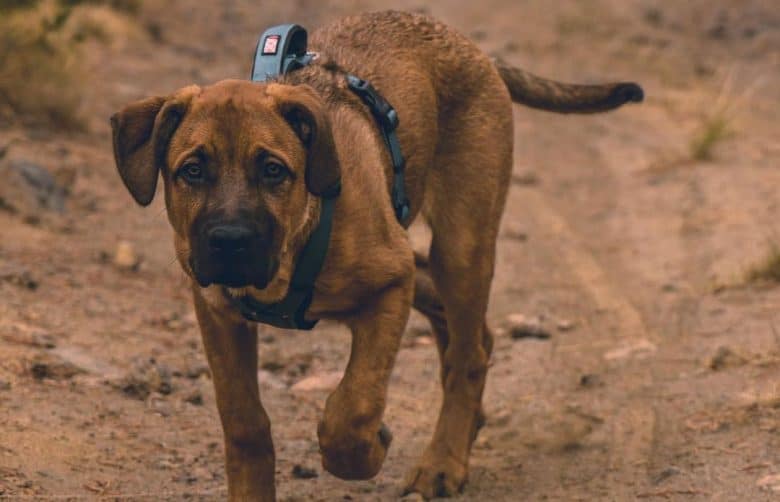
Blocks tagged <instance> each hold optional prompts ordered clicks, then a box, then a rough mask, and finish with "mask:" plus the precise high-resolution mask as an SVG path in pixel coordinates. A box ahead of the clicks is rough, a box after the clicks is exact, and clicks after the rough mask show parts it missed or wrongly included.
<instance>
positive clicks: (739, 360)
mask: <svg viewBox="0 0 780 502" xmlns="http://www.w3.org/2000/svg"><path fill="white" fill-rule="evenodd" d="M745 363H747V359H745V358H744V357H742V356H741V355H739V354H737V353H736V352H734V351H733V350H731V349H730V348H729V347H726V346H721V347H718V349H717V350H716V351H715V354H714V355H713V356H712V357H711V358H710V360H709V361H708V362H707V367H708V368H709V369H711V370H712V371H719V370H722V369H726V368H734V367H736V366H742V365H743V364H745Z"/></svg>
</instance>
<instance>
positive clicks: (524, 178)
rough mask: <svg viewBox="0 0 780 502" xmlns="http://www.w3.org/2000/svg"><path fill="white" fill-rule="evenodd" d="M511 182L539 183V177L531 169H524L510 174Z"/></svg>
mask: <svg viewBox="0 0 780 502" xmlns="http://www.w3.org/2000/svg"><path fill="white" fill-rule="evenodd" d="M512 183H513V184H515V185H525V186H530V185H536V184H538V183H539V177H538V176H537V175H536V173H535V172H533V171H524V172H521V173H516V174H513V175H512Z"/></svg>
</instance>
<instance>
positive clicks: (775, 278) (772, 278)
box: [745, 244, 780, 282]
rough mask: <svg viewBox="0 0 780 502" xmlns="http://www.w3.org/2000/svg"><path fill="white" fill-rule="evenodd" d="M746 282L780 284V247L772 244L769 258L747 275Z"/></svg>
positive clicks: (750, 270) (755, 266)
mask: <svg viewBox="0 0 780 502" xmlns="http://www.w3.org/2000/svg"><path fill="white" fill-rule="evenodd" d="M745 281H746V282H780V247H779V246H778V245H777V244H772V245H771V247H770V249H769V253H768V254H767V256H766V257H765V258H764V259H763V261H761V262H760V263H758V264H757V265H754V266H753V267H751V268H750V269H749V270H748V271H747V273H746V274H745Z"/></svg>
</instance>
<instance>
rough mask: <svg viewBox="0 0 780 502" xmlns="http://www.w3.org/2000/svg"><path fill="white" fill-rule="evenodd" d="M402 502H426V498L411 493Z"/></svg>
mask: <svg viewBox="0 0 780 502" xmlns="http://www.w3.org/2000/svg"><path fill="white" fill-rule="evenodd" d="M401 502H425V497H423V496H422V495H420V494H419V493H409V494H407V495H404V496H403V498H402V499H401Z"/></svg>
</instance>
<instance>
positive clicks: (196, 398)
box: [184, 390, 203, 406]
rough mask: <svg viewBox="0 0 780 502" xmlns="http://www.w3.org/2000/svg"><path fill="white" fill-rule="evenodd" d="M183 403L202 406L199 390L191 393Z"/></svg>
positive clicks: (201, 396) (201, 395)
mask: <svg viewBox="0 0 780 502" xmlns="http://www.w3.org/2000/svg"><path fill="white" fill-rule="evenodd" d="M184 401H185V402H188V403H190V404H192V405H195V406H203V394H202V393H201V392H200V391H199V390H196V391H193V392H191V393H190V394H189V395H188V396H187V397H185V398H184Z"/></svg>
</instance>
